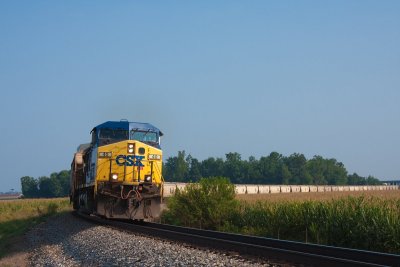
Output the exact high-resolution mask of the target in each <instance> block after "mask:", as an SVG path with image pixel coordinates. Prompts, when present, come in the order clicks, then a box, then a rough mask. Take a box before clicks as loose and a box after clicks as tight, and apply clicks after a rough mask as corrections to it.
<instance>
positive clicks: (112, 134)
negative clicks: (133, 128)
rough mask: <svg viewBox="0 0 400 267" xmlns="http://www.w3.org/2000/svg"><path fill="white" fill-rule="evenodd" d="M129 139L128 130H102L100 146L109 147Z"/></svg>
mask: <svg viewBox="0 0 400 267" xmlns="http://www.w3.org/2000/svg"><path fill="white" fill-rule="evenodd" d="M127 139H128V130H122V129H101V130H100V136H99V144H100V145H107V144H111V143H116V142H119V141H122V140H127Z"/></svg>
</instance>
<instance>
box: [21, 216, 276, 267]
mask: <svg viewBox="0 0 400 267" xmlns="http://www.w3.org/2000/svg"><path fill="white" fill-rule="evenodd" d="M27 242H29V245H30V247H32V251H31V253H30V257H29V264H30V266H278V265H277V264H273V263H269V262H265V261H264V262H262V261H254V260H249V259H245V258H241V257H240V256H235V255H226V254H224V253H221V252H215V251H211V250H205V249H198V248H193V247H190V246H188V245H183V244H180V243H176V242H173V241H167V240H161V239H157V238H152V237H147V236H141V235H137V234H134V233H128V232H123V231H119V230H116V229H112V228H109V227H105V226H99V225H96V224H92V223H90V222H88V221H85V220H83V219H79V218H76V217H74V216H73V215H72V214H69V213H68V214H64V215H60V216H56V217H53V218H50V219H49V220H48V221H47V222H46V223H43V224H40V225H38V226H36V227H35V228H34V229H32V230H31V231H30V232H29V233H28V234H27Z"/></svg>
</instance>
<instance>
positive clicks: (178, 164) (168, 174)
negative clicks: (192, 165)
mask: <svg viewBox="0 0 400 267" xmlns="http://www.w3.org/2000/svg"><path fill="white" fill-rule="evenodd" d="M164 169H165V175H164V176H165V177H164V178H165V180H166V181H173V182H185V181H187V179H188V178H187V177H188V173H189V164H188V163H187V161H186V160H185V151H178V156H177V157H170V158H168V159H167V161H166V163H165V165H164Z"/></svg>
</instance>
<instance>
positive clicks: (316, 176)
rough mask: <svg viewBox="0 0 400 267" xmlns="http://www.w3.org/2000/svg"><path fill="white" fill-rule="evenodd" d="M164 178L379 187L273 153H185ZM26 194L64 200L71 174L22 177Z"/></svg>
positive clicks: (328, 164) (334, 165)
mask: <svg viewBox="0 0 400 267" xmlns="http://www.w3.org/2000/svg"><path fill="white" fill-rule="evenodd" d="M163 176H164V179H165V181H169V182H198V181H200V179H201V178H208V177H226V178H228V179H229V180H230V181H231V182H232V183H235V184H315V185H379V184H382V182H381V181H380V180H379V179H377V178H375V177H373V176H368V177H362V176H359V175H358V174H357V173H353V174H348V173H347V170H346V168H345V166H344V165H343V163H341V162H338V161H337V160H336V159H326V158H323V157H321V156H314V157H313V158H312V159H309V160H307V159H306V157H305V156H304V155H303V154H299V153H294V154H292V155H290V156H287V157H286V156H283V155H281V154H279V153H277V152H272V153H271V154H269V155H268V156H263V157H261V158H260V159H256V158H255V157H253V156H251V157H249V158H248V159H247V160H242V158H241V155H240V154H239V153H236V152H231V153H227V154H226V155H225V159H222V158H214V157H209V158H207V159H205V160H202V161H199V160H198V159H196V158H194V157H192V156H191V155H190V154H189V155H186V153H185V151H178V155H177V156H174V157H169V158H167V159H166V161H165V162H164V163H163ZM21 188H22V194H23V195H24V197H26V198H34V197H38V198H40V197H45V198H49V197H64V196H68V194H69V188H70V171H69V170H63V171H60V172H58V173H57V172H54V173H52V174H51V175H50V177H47V176H42V177H39V178H34V177H31V176H24V177H21Z"/></svg>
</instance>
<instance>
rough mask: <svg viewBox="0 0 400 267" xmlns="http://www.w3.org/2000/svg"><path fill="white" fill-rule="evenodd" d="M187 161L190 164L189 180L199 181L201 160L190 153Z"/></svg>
mask: <svg viewBox="0 0 400 267" xmlns="http://www.w3.org/2000/svg"><path fill="white" fill-rule="evenodd" d="M186 162H187V164H188V166H189V173H188V180H189V181H192V182H198V181H199V180H200V178H201V172H200V168H201V166H200V162H199V161H198V160H197V159H195V158H193V157H192V156H191V155H190V154H189V155H188V156H187V157H186Z"/></svg>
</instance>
